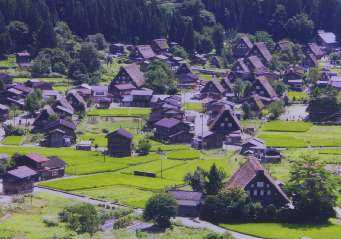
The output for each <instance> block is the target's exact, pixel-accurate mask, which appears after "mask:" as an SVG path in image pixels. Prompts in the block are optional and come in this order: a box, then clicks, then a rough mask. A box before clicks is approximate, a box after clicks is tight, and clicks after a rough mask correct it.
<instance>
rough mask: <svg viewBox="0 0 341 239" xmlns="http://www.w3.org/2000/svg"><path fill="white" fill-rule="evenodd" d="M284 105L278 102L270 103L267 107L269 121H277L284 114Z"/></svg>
mask: <svg viewBox="0 0 341 239" xmlns="http://www.w3.org/2000/svg"><path fill="white" fill-rule="evenodd" d="M284 110H285V109H284V104H283V102H282V101H280V100H278V101H275V102H272V103H271V104H270V105H269V106H268V111H269V113H270V118H271V119H277V118H278V117H279V116H280V115H281V114H283V113H284Z"/></svg>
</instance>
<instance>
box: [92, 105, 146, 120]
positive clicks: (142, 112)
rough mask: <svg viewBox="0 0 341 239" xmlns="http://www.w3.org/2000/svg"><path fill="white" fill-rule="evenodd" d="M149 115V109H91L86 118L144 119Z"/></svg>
mask: <svg viewBox="0 0 341 239" xmlns="http://www.w3.org/2000/svg"><path fill="white" fill-rule="evenodd" d="M149 114H150V109H149V108H133V107H131V108H128V107H119V108H112V109H93V110H91V111H90V112H88V113H87V115H88V116H103V117H141V118H146V117H148V115H149Z"/></svg>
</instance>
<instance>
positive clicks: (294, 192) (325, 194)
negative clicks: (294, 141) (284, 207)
mask: <svg viewBox="0 0 341 239" xmlns="http://www.w3.org/2000/svg"><path fill="white" fill-rule="evenodd" d="M287 189H288V191H289V193H290V194H291V196H292V199H293V205H294V207H295V211H296V213H295V214H296V217H297V218H296V220H298V221H300V222H302V221H305V222H314V223H324V222H327V221H328V220H329V218H331V217H334V216H335V211H334V207H335V205H336V199H337V197H336V183H335V179H334V177H333V176H332V174H331V173H330V172H328V171H327V170H326V169H325V165H324V163H323V162H321V161H320V160H318V159H317V158H314V157H312V156H310V155H303V156H302V158H301V160H297V161H294V162H293V165H292V168H291V171H290V180H289V183H288V185H287Z"/></svg>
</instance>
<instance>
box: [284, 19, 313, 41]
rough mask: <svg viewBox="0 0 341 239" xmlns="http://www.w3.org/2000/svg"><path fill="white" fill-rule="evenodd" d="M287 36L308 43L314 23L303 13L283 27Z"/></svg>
mask: <svg viewBox="0 0 341 239" xmlns="http://www.w3.org/2000/svg"><path fill="white" fill-rule="evenodd" d="M285 29H286V31H287V34H288V35H289V36H290V37H291V38H292V39H295V40H297V41H300V42H309V41H310V40H311V39H312V37H313V32H314V22H313V21H312V20H311V19H310V18H309V16H308V15H307V14H305V13H300V14H297V15H296V16H293V17H292V18H290V19H289V20H288V22H287V24H286V25H285Z"/></svg>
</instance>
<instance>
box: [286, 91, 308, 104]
mask: <svg viewBox="0 0 341 239" xmlns="http://www.w3.org/2000/svg"><path fill="white" fill-rule="evenodd" d="M288 97H289V100H290V101H292V102H302V101H306V100H308V99H309V95H308V94H307V93H306V92H300V91H289V92H288Z"/></svg>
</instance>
